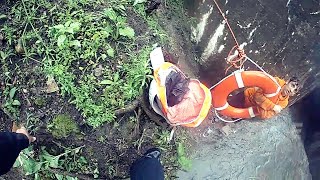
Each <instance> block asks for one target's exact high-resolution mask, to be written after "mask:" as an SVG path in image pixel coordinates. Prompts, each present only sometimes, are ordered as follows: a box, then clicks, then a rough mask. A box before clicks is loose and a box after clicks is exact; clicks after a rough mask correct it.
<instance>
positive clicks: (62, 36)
mask: <svg viewBox="0 0 320 180" xmlns="http://www.w3.org/2000/svg"><path fill="white" fill-rule="evenodd" d="M66 39H67V36H66V35H64V34H62V35H60V36H59V37H58V46H59V47H62V46H63V44H64V42H65V40H66Z"/></svg>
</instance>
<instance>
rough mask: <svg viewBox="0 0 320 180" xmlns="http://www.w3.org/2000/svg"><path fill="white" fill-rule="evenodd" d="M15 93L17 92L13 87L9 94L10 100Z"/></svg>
mask: <svg viewBox="0 0 320 180" xmlns="http://www.w3.org/2000/svg"><path fill="white" fill-rule="evenodd" d="M16 91H17V88H16V87H13V88H12V89H10V92H9V96H10V99H13V97H14V95H15V94H16Z"/></svg>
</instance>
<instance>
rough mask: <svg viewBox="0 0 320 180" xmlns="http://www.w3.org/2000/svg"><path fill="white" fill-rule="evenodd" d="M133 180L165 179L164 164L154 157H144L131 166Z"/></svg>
mask: <svg viewBox="0 0 320 180" xmlns="http://www.w3.org/2000/svg"><path fill="white" fill-rule="evenodd" d="M130 177H131V180H164V172H163V166H162V165H161V163H160V161H159V160H158V159H157V158H154V157H146V156H144V157H142V158H140V159H138V160H137V161H136V162H134V163H133V164H132V166H131V168H130Z"/></svg>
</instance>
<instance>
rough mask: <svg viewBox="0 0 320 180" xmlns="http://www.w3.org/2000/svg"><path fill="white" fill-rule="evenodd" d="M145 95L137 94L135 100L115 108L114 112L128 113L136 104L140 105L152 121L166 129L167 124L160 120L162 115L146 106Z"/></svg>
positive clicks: (119, 113) (117, 113)
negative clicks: (123, 106)
mask: <svg viewBox="0 0 320 180" xmlns="http://www.w3.org/2000/svg"><path fill="white" fill-rule="evenodd" d="M145 97H146V94H145V93H143V95H141V96H139V97H138V98H137V99H136V100H134V101H132V103H130V104H128V105H127V106H126V107H125V108H121V109H118V110H116V111H115V114H116V115H121V114H125V113H129V112H132V111H134V110H135V109H136V108H137V107H138V106H140V107H141V108H142V109H143V111H144V112H145V113H146V114H147V116H148V117H149V118H150V119H151V120H152V121H154V122H155V123H156V124H157V125H158V126H161V127H163V128H165V129H167V128H168V124H167V123H164V122H162V120H163V117H161V116H159V115H157V114H156V113H154V112H152V111H151V110H150V109H149V108H148V104H147V101H146V99H145Z"/></svg>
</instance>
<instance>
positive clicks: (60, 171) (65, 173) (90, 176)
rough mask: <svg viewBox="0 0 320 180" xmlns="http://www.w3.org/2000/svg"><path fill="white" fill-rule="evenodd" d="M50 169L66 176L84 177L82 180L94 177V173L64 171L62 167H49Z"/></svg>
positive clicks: (89, 179)
mask: <svg viewBox="0 0 320 180" xmlns="http://www.w3.org/2000/svg"><path fill="white" fill-rule="evenodd" d="M48 171H49V172H51V173H54V174H60V175H64V176H70V177H76V178H78V179H82V180H93V179H94V178H93V175H87V174H76V173H72V172H68V171H64V170H62V169H56V168H49V169H48ZM101 180H102V179H101Z"/></svg>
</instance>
